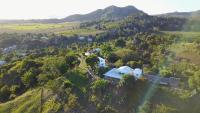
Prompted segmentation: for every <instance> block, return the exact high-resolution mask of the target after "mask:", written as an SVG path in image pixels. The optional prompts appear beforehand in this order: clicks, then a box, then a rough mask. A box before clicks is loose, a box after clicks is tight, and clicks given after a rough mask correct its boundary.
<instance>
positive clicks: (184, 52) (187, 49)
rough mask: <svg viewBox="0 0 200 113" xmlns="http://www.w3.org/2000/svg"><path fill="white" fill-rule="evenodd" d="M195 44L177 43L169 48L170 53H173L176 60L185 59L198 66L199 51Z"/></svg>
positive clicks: (199, 59)
mask: <svg viewBox="0 0 200 113" xmlns="http://www.w3.org/2000/svg"><path fill="white" fill-rule="evenodd" d="M197 48H198V45H197V44H196V43H177V44H173V45H172V46H170V48H169V49H170V51H172V52H174V53H175V57H176V59H177V58H178V59H187V60H189V61H190V62H191V63H193V64H197V65H200V51H199V50H198V49H197Z"/></svg>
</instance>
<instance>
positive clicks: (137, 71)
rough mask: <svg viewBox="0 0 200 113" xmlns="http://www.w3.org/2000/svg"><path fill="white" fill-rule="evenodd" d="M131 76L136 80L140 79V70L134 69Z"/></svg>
mask: <svg viewBox="0 0 200 113" xmlns="http://www.w3.org/2000/svg"><path fill="white" fill-rule="evenodd" d="M133 74H134V76H135V77H136V78H140V77H141V76H142V69H140V68H135V69H134V71H133Z"/></svg>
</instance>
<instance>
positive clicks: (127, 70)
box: [117, 66, 134, 74]
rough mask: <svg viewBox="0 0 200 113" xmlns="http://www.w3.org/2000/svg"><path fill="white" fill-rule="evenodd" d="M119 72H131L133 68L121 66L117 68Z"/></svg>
mask: <svg viewBox="0 0 200 113" xmlns="http://www.w3.org/2000/svg"><path fill="white" fill-rule="evenodd" d="M117 70H118V71H119V72H120V73H124V74H132V73H133V71H134V69H132V68H130V67H128V66H122V67H120V68H118V69H117Z"/></svg>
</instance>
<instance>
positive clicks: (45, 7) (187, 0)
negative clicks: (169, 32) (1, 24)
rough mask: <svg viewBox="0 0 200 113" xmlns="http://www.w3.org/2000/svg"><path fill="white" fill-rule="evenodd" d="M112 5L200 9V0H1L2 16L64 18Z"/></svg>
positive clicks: (163, 10) (151, 11)
mask: <svg viewBox="0 0 200 113" xmlns="http://www.w3.org/2000/svg"><path fill="white" fill-rule="evenodd" d="M110 5H116V6H120V7H123V6H127V5H133V6H135V7H136V8H138V9H140V10H143V11H144V12H146V13H148V14H160V13H167V12H174V11H195V10H200V0H0V19H43V18H63V17H66V16H68V15H71V14H86V13H89V12H91V11H94V10H96V9H102V8H105V7H107V6H110Z"/></svg>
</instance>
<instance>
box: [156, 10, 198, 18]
mask: <svg viewBox="0 0 200 113" xmlns="http://www.w3.org/2000/svg"><path fill="white" fill-rule="evenodd" d="M158 16H164V17H179V18H200V10H198V11H192V12H172V13H166V14H161V15H158Z"/></svg>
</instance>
